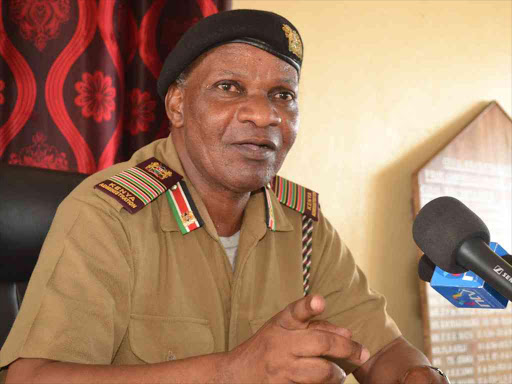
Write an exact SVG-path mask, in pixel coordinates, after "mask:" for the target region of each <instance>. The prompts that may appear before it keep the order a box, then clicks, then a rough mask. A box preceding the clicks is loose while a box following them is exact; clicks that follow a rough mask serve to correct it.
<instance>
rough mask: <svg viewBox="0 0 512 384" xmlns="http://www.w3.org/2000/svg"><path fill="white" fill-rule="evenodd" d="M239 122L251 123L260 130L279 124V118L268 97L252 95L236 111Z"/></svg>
mask: <svg viewBox="0 0 512 384" xmlns="http://www.w3.org/2000/svg"><path fill="white" fill-rule="evenodd" d="M238 120H239V121H240V122H243V123H246V122H252V123H254V125H256V126H257V127H260V128H265V127H268V126H277V125H279V124H281V116H280V115H279V112H278V110H277V108H276V106H275V105H273V104H272V101H271V100H270V99H269V98H268V96H263V95H253V96H249V97H248V98H247V100H246V101H245V102H244V103H243V105H241V106H240V108H239V110H238Z"/></svg>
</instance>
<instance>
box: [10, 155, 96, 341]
mask: <svg viewBox="0 0 512 384" xmlns="http://www.w3.org/2000/svg"><path fill="white" fill-rule="evenodd" d="M87 176H88V175H84V174H80V173H70V172H62V171H54V170H48V169H40V168H31V167H21V166H14V165H6V164H1V163H0V348H1V347H2V345H3V343H4V341H5V339H6V338H7V335H8V334H9V331H10V329H11V327H12V324H13V322H14V319H15V318H16V315H17V314H18V311H19V308H20V305H21V301H22V300H23V296H24V294H25V289H26V288H27V283H28V280H29V278H30V275H31V274H32V270H33V269H34V266H35V264H36V262H37V258H38V256H39V252H40V251H41V247H42V245H43V242H44V239H45V237H46V234H47V233H48V230H49V229H50V224H51V222H52V220H53V217H54V216H55V211H56V210H57V206H58V205H59V204H60V203H61V201H62V200H63V199H64V198H65V197H66V196H67V195H68V194H69V193H70V192H71V191H72V190H73V189H74V188H75V187H76V186H77V185H78V184H80V182H81V181H82V180H84V179H85V178H86V177H87Z"/></svg>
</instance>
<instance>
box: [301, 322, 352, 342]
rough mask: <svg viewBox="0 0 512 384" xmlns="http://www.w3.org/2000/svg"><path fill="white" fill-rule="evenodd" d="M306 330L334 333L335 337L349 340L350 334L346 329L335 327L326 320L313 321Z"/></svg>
mask: <svg viewBox="0 0 512 384" xmlns="http://www.w3.org/2000/svg"><path fill="white" fill-rule="evenodd" d="M308 329H316V330H318V331H325V332H331V333H336V334H337V335H340V336H343V337H346V338H349V339H351V338H352V332H351V331H350V330H349V329H347V328H342V327H337V326H336V325H334V324H332V323H329V322H328V321H326V320H314V321H311V322H310V323H309V326H308Z"/></svg>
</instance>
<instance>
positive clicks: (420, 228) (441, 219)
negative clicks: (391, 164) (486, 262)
mask: <svg viewBox="0 0 512 384" xmlns="http://www.w3.org/2000/svg"><path fill="white" fill-rule="evenodd" d="M412 235H413V238H414V241H415V242H416V244H417V245H418V247H419V248H420V249H421V250H422V251H423V252H424V253H425V254H427V255H428V257H429V259H430V260H432V261H433V262H434V263H435V264H436V265H437V266H439V267H440V268H442V269H443V270H445V271H446V272H450V273H462V272H465V271H466V269H464V268H463V267H461V266H459V265H457V263H456V256H457V255H456V252H457V250H458V248H459V247H460V245H461V244H462V243H463V242H464V241H465V240H468V239H471V238H480V239H482V240H483V241H485V242H486V243H487V244H489V240H490V234H489V229H487V226H486V225H485V223H484V222H483V221H482V220H481V219H480V218H479V217H478V216H477V215H476V214H475V213H474V212H473V211H471V210H470V209H469V208H468V207H466V206H465V205H464V204H463V203H461V202H460V201H459V200H457V199H455V198H453V197H449V196H442V197H439V198H437V199H434V200H432V201H430V202H429V203H427V204H426V205H425V206H424V207H423V208H422V209H421V210H420V211H419V213H418V216H416V220H414V223H413V226H412Z"/></svg>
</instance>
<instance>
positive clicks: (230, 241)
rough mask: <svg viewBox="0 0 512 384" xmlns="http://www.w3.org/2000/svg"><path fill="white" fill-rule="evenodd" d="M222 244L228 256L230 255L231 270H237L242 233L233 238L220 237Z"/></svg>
mask: <svg viewBox="0 0 512 384" xmlns="http://www.w3.org/2000/svg"><path fill="white" fill-rule="evenodd" d="M219 239H220V242H221V243H222V246H223V247H224V249H225V250H226V254H227V255H228V259H229V262H230V263H231V268H233V271H234V270H235V261H236V251H237V250H238V241H239V240H240V231H238V232H237V233H235V234H234V235H233V236H229V237H221V236H219Z"/></svg>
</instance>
